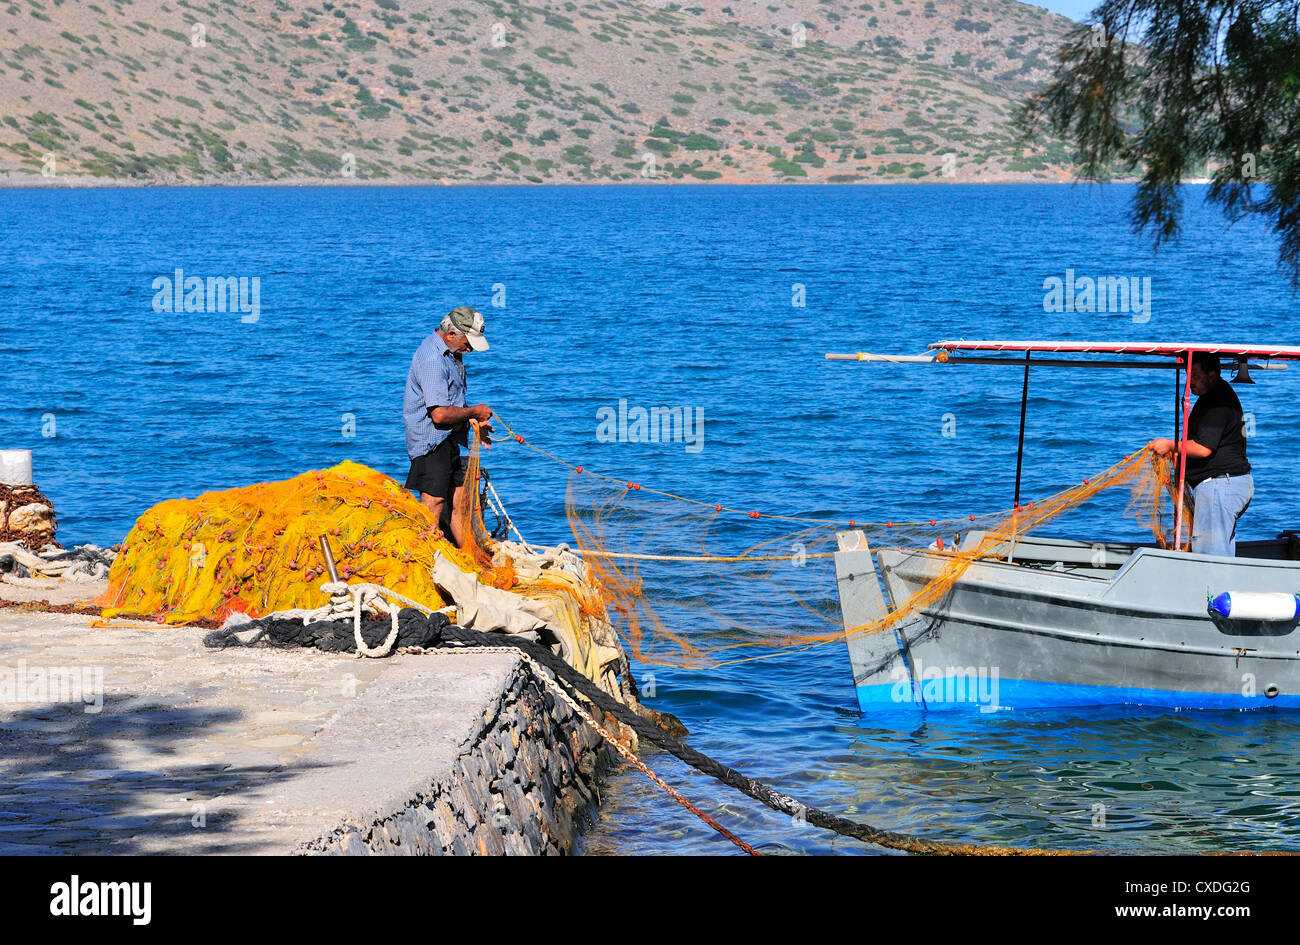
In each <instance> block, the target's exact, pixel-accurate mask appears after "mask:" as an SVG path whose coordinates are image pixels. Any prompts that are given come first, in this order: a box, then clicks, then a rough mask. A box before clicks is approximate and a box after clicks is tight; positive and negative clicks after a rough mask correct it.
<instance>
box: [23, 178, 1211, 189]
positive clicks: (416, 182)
mask: <svg viewBox="0 0 1300 945" xmlns="http://www.w3.org/2000/svg"><path fill="white" fill-rule="evenodd" d="M1135 182H1136V178H1132V179H1130V178H1115V179H1113V180H1110V181H1106V183H1114V184H1131V183H1135ZM1092 183H1097V182H1096V181H1091V180H1087V179H1085V178H1081V177H1064V178H1058V179H1050V178H1044V177H1031V176H1028V175H1026V176H1023V177H1020V176H1015V175H1008V176H1003V177H990V178H979V179H970V178H966V179H960V178H957V179H943V178H931V179H920V178H902V179H900V178H890V179H883V180H882V179H880V178H868V177H863V178H860V179H858V180H853V181H829V180H826V179H825V178H798V177H794V178H789V179H787V180H744V179H731V180H724V179H718V180H707V181H706V180H696V179H685V178H658V179H655V178H648V179H647V178H641V179H636V180H604V181H577V180H548V181H542V182H540V183H538V182H533V181H517V180H499V181H498V180H446V179H441V178H411V179H404V180H391V179H384V178H334V177H294V178H285V179H283V180H253V179H249V180H199V181H184V180H177V181H160V180H148V181H142V180H133V179H131V178H122V179H118V178H107V177H54V178H46V177H42V176H41V175H39V174H7V175H5V176H3V177H0V190H56V189H63V190H105V189H127V188H130V189H148V188H198V187H519V188H526V187H665V186H671V187H676V186H686V187H790V186H797V187H864V186H865V187H892V186H898V185H920V186H937V187H971V186H1005V185H1010V184H1041V185H1044V186H1050V187H1059V186H1061V185H1069V184H1092ZM1184 183H1185V184H1205V183H1208V181H1205V180H1202V179H1196V180H1189V181H1184Z"/></svg>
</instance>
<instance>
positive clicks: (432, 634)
mask: <svg viewBox="0 0 1300 945" xmlns="http://www.w3.org/2000/svg"><path fill="white" fill-rule="evenodd" d="M449 626H450V623H449V622H448V620H447V617H446V615H445V614H438V613H435V614H431V615H428V616H426V615H425V614H423V613H421V612H420V611H418V610H416V609H415V608H414V607H407V608H405V609H404V610H402V611H401V612H400V613H399V614H398V615H397V640H396V642H394V644H393V649H394V650H397V649H400V648H402V647H433V646H437V645H438V641H439V640H440V639H441V638H442V634H443V633H444V632H445V631H446V629H447V627H449ZM392 630H393V624H392V621H391V620H390V619H389V618H388V617H384V618H383V619H381V620H362V621H361V638H362V639H363V640H365V641H366V646H368V647H372V648H373V647H376V646H379V645H380V644H382V643H383V642H384V640H386V639H387V638H388V634H389V633H391V632H392ZM249 633H251V634H252V636H250V637H248V638H247V639H241V637H244V636H245V635H246V634H249ZM258 644H262V645H264V646H274V647H298V646H313V647H315V648H316V649H318V650H325V651H326V652H329V653H354V652H356V649H357V641H356V635H355V634H354V633H353V630H352V621H351V620H318V621H316V622H315V623H307V624H305V623H303V622H302V619H301V618H299V617H262V618H261V619H259V620H251V621H249V622H247V623H240V624H232V625H230V626H226V627H222V628H221V629H220V630H214V631H212V632H211V633H209V634H208V635H207V636H205V637H204V638H203V645H204V646H208V647H213V648H216V649H224V648H226V647H232V646H257V645H258Z"/></svg>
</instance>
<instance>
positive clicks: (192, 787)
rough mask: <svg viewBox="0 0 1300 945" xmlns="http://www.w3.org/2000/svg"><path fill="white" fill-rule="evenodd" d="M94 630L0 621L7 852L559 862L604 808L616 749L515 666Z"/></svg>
mask: <svg viewBox="0 0 1300 945" xmlns="http://www.w3.org/2000/svg"><path fill="white" fill-rule="evenodd" d="M8 590H10V591H14V590H16V589H15V588H9V589H8ZM83 593H84V591H83ZM0 596H10V595H6V588H5V585H3V584H0ZM14 596H18V595H12V596H10V599H13V597H14ZM22 596H30V594H29V593H27V589H24V594H23V595H22ZM91 623H92V618H91V617H87V616H82V615H75V614H52V613H44V612H35V611H26V610H17V609H0V854H15V853H145V854H147V853H186V854H223V853H226V854H230V853H233V854H285V853H300V854H364V853H383V854H443V853H457V854H460V853H525V854H527V853H559V852H565V851H567V850H568V849H570V847H571V844H572V842H573V839H574V836H575V833H576V831H577V830H578V829H579V828H580V826H581V823H582V821H583V820H584V818H586V817H587V816H590V815H592V814H593V813H594V798H595V791H596V786H597V783H598V778H599V776H600V773H601V770H602V768H603V766H604V764H605V762H606V761H607V759H608V754H607V750H606V749H605V748H604V746H603V745H602V743H601V742H600V739H599V737H598V736H597V735H596V734H595V733H594V732H592V731H590V729H589V728H588V727H587V726H586V725H584V724H583V723H582V722H581V720H579V719H578V718H577V717H576V716H575V715H574V714H573V713H572V711H571V710H570V709H569V708H568V706H567V705H565V704H564V703H563V702H562V701H559V700H557V699H555V698H554V696H553V695H552V694H551V693H550V691H549V690H548V689H547V688H546V687H545V686H544V685H543V684H542V682H541V681H540V680H539V679H537V678H536V676H534V674H533V672H532V671H531V670H530V669H528V667H527V666H526V665H525V664H523V663H522V662H521V661H520V660H519V659H518V657H516V656H513V655H511V654H495V653H477V652H438V653H432V654H427V655H399V656H395V657H392V658H390V659H384V660H359V659H356V658H354V657H352V656H342V655H331V654H324V653H319V652H316V651H314V650H272V649H263V648H255V649H234V650H213V649H207V648H205V647H204V646H203V645H202V638H203V635H204V633H205V632H206V631H203V630H200V629H197V628H167V627H160V626H150V625H145V624H133V625H130V626H115V627H110V628H100V629H95V628H92V627H91ZM42 678H44V680H45V683H46V689H47V690H49V691H47V692H44V693H42V692H41V691H40V689H41V680H42ZM96 680H99V681H101V683H102V687H101V691H99V692H98V693H97V692H95V691H94V690H95V689H96V686H97V685H98V684H97V683H96ZM55 681H57V682H59V683H61V684H62V686H63V691H62V692H58V691H57V690H58V686H56V685H54V682H55ZM78 687H80V688H78ZM101 697H102V702H101V703H100V704H99V705H97V704H96V701H97V700H98V699H100V698H101ZM51 699H57V700H58V701H51ZM24 700H25V701H24Z"/></svg>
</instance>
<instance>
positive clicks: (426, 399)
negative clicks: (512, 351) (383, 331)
mask: <svg viewBox="0 0 1300 945" xmlns="http://www.w3.org/2000/svg"><path fill="white" fill-rule="evenodd" d="M484 327H485V325H484V323H483V316H482V314H480V313H479V312H478V311H477V310H475V309H472V308H470V307H469V306H468V305H458V306H457V307H456V308H453V309H452V310H451V311H450V312H448V313H447V316H446V317H445V318H444V319H443V320H442V324H441V325H439V326H438V330H437V331H435V332H434V333H433V334H431V335H430V336H429V337H428V338H425V339H424V341H423V342H422V343H421V345H420V347H419V348H418V349H416V352H415V356H414V357H412V358H411V369H410V371H409V372H408V373H407V375H406V396H405V397H404V398H403V401H402V420H403V421H404V423H405V425H406V454H407V456H408V457H409V458H410V460H411V471H410V473H409V474H408V475H407V477H406V488H408V489H412V490H414V491H415V492H418V493H419V494H420V501H421V502H422V503H424V505H425V507H426V508H428V509H429V511H430V512H431V513H432V514H433V519H434V521H435V522H437V523H438V525H439V527H440V528H441V529H442V531H443V533H444V534H445V533H446V532H448V531H450V532H451V536H452V538H453V539H454V540H455V542H456V544H457V545H463V544H464V541H465V537H466V536H465V535H463V534H461V533H460V532H461V525H460V516H461V515H462V514H463V513H464V511H465V509H466V508H467V507H468V503H469V495H468V493H467V492H466V491H465V465H464V463H463V461H462V460H461V456H460V448H461V447H462V446H466V445H468V442H469V423H470V421H476V422H478V424H479V431H480V433H481V435H482V436H483V437H484V443H485V444H486V443H487V442H488V439H487V437H488V436H489V435H490V434H491V432H492V427H491V426H489V425H488V421H489V420H490V419H491V418H492V410H491V408H489V407H488V405H487V404H475V405H474V406H472V407H467V406H466V405H465V364H464V362H463V361H462V360H461V358H462V356H463V355H464V354H465V352H467V351H486V350H487V349H488V343H487V339H486V338H485V337H483V329H484ZM448 500H450V503H449V501H448Z"/></svg>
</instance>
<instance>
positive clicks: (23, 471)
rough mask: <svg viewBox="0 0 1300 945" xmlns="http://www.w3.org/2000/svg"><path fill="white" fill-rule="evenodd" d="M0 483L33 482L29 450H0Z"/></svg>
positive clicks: (24, 483)
mask: <svg viewBox="0 0 1300 945" xmlns="http://www.w3.org/2000/svg"><path fill="white" fill-rule="evenodd" d="M0 483H2V484H4V485H6V486H30V485H33V484H34V483H33V482H32V451H31V450H0Z"/></svg>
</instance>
